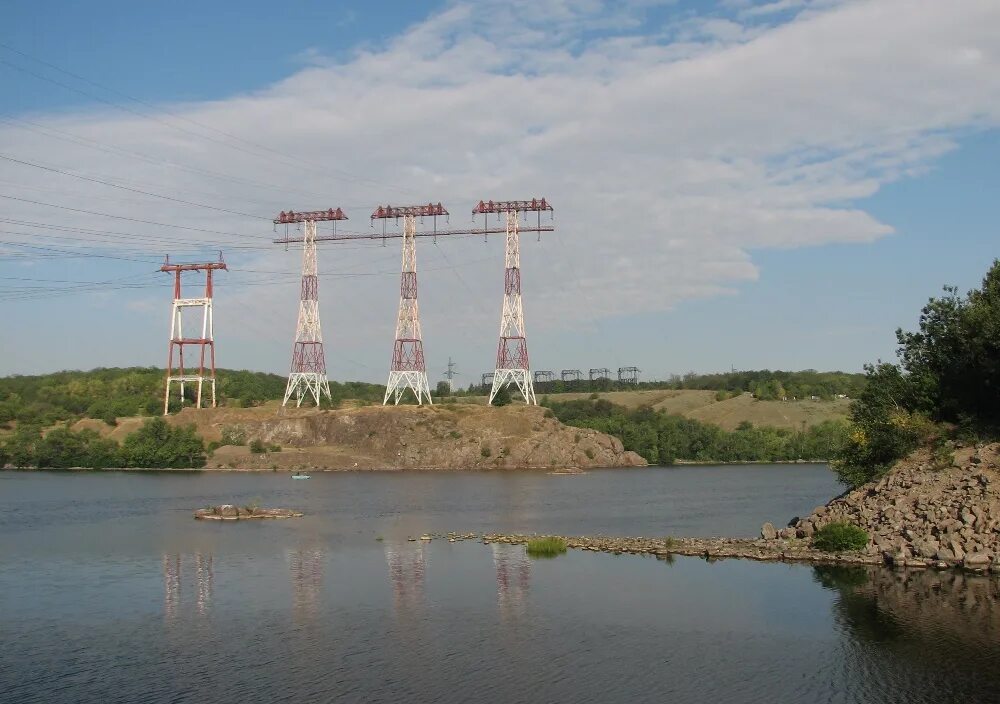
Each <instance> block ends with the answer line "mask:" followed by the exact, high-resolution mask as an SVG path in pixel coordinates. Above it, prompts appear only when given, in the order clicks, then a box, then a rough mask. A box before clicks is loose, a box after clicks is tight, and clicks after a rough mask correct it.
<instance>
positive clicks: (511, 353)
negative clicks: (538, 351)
mask: <svg viewBox="0 0 1000 704" xmlns="http://www.w3.org/2000/svg"><path fill="white" fill-rule="evenodd" d="M517 215H518V213H517V211H516V210H509V211H507V240H506V249H505V251H506V255H505V274H504V296H503V312H502V314H501V316H500V342H499V344H498V346H497V366H496V371H494V373H493V388H492V389H491V390H490V400H489V402H490V403H493V399H494V398H495V397H496V395H497V392H498V391H500V389H502V388H503V387H505V386H509V385H510V384H515V385H516V386H517V388H518V390H519V391H520V392H521V396H523V397H524V401H525V403H528V404H531V405H538V401H537V400H536V399H535V387H534V384H533V383H532V378H531V370H530V366H529V363H528V342H527V339H526V337H525V332H524V308H523V306H522V304H521V245H520V234H519V233H518V221H517Z"/></svg>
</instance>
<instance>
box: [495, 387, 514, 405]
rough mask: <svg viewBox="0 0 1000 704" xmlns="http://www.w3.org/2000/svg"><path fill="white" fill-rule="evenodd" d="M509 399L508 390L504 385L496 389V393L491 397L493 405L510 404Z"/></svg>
mask: <svg viewBox="0 0 1000 704" xmlns="http://www.w3.org/2000/svg"><path fill="white" fill-rule="evenodd" d="M510 401H511V398H510V391H509V390H508V389H507V387H506V386H504V387H501V389H500V390H499V391H497V393H496V395H495V396H494V397H493V405H494V406H506V405H509V404H510Z"/></svg>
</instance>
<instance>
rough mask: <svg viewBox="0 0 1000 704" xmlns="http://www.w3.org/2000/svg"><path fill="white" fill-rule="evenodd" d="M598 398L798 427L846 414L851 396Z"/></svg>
mask: <svg viewBox="0 0 1000 704" xmlns="http://www.w3.org/2000/svg"><path fill="white" fill-rule="evenodd" d="M591 396H592V394H589V393H565V394H549V395H548V396H547V397H543V401H544V399H545V398H547V399H549V400H550V401H551V402H553V403H559V402H562V401H572V400H580V399H589V398H591ZM597 396H598V398H602V399H606V400H608V401H610V402H611V403H613V404H615V405H618V406H624V407H625V408H629V409H635V408H639V407H640V406H650V407H652V408H653V409H654V410H657V411H666V412H667V413H671V414H675V415H680V416H684V417H685V418H691V419H693V420H697V421H701V422H702V423H711V424H713V425H718V426H719V427H721V428H723V429H724V430H735V429H736V428H737V427H738V426H739V425H740V424H741V423H745V422H749V423H752V424H753V425H756V426H768V427H774V428H786V429H788V430H801V429H802V428H803V426H805V427H812V426H815V425H819V424H820V423H823V422H825V421H828V420H841V419H844V418H846V417H847V412H848V408H849V406H850V404H851V401H850V399H847V398H841V399H833V400H830V401H822V400H816V401H811V400H804V401H801V400H800V401H759V400H757V399H755V398H753V397H752V396H751V395H750V394H741V395H739V396H736V397H734V398H727V399H725V400H724V401H717V400H716V392H715V391H697V390H651V391H609V392H606V393H600V394H597Z"/></svg>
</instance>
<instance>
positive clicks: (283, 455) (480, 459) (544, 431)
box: [170, 404, 646, 470]
mask: <svg viewBox="0 0 1000 704" xmlns="http://www.w3.org/2000/svg"><path fill="white" fill-rule="evenodd" d="M170 422H171V423H175V424H181V425H183V424H190V423H193V424H194V425H195V426H197V429H198V432H199V433H200V434H201V436H202V437H203V438H205V440H206V441H207V442H210V441H213V440H216V441H218V440H220V439H221V438H222V434H223V432H224V431H226V432H228V433H230V434H231V433H232V432H234V431H235V432H237V433H240V434H242V435H243V436H244V438H245V441H246V443H249V442H250V441H252V440H260V441H261V442H263V443H264V444H265V445H268V446H271V445H277V446H280V447H281V448H282V449H281V450H280V451H278V452H267V453H262V454H253V453H251V452H250V450H249V448H248V447H247V446H246V445H243V446H224V447H220V448H219V449H218V450H216V451H215V452H214V453H213V454H212V456H211V457H209V461H208V465H207V466H208V467H209V468H227V467H240V468H249V469H455V470H457V469H536V468H537V469H563V468H567V467H581V468H589V467H637V466H644V465H645V464H646V462H645V460H643V459H642V458H641V457H640V456H639V455H637V454H635V453H634V452H627V451H625V450H624V448H623V447H622V443H621V441H620V440H618V439H617V438H614V437H611V436H610V435H605V434H603V433H599V432H597V431H595V430H586V429H582V428H570V427H568V426H565V425H563V424H562V423H560V422H559V421H557V420H556V419H554V418H546V417H545V409H543V408H539V407H533V406H531V407H529V406H519V405H511V406H505V407H502V408H494V407H490V406H475V405H471V404H440V405H435V406H431V407H417V406H398V407H382V406H367V407H362V408H349V409H342V410H335V411H316V410H306V409H274V408H248V409H229V408H216V409H203V410H200V411H199V410H193V409H186V410H184V411H182V412H181V413H179V414H177V415H176V416H172V417H171V418H170Z"/></svg>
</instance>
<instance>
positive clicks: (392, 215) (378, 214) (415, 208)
mask: <svg viewBox="0 0 1000 704" xmlns="http://www.w3.org/2000/svg"><path fill="white" fill-rule="evenodd" d="M406 215H413V216H418V217H424V216H425V215H426V216H435V215H448V211H447V210H446V209H445V207H444V206H443V205H441V204H440V203H438V204H437V205H435V204H434V203H428V204H427V205H380V206H379V207H377V208H375V211H374V212H373V213H372V217H371V219H372V220H393V219H397V218H401V217H405V216H406Z"/></svg>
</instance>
